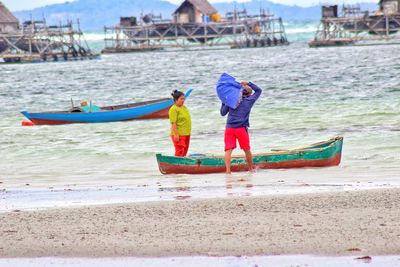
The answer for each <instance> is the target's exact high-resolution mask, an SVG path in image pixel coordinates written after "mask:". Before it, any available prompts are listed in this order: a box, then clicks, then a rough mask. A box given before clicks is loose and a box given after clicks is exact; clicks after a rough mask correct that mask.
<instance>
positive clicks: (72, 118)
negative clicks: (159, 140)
mask: <svg viewBox="0 0 400 267" xmlns="http://www.w3.org/2000/svg"><path fill="white" fill-rule="evenodd" d="M191 93H192V89H190V90H188V91H187V92H186V93H185V97H189V95H190V94H191ZM173 104H174V101H173V100H172V99H171V98H163V99H158V100H152V101H146V102H140V103H132V104H125V105H117V106H108V107H96V106H92V105H90V106H88V107H86V108H84V107H73V108H71V109H70V110H68V111H56V112H41V113H29V112H27V111H22V112H21V113H22V114H23V115H24V116H25V117H26V118H27V119H29V121H28V122H23V124H22V125H24V126H29V125H59V124H69V123H100V122H115V121H129V120H144V119H166V118H168V110H169V108H170V107H171V106H172V105H173Z"/></svg>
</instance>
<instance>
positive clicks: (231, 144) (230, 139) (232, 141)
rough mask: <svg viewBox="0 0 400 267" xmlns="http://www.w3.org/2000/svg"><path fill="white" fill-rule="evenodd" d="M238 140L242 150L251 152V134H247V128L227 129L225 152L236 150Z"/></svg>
mask: <svg viewBox="0 0 400 267" xmlns="http://www.w3.org/2000/svg"><path fill="white" fill-rule="evenodd" d="M236 140H238V141H239V145H240V148H241V149H243V150H250V138H249V133H248V132H247V129H246V128H245V127H243V128H226V129H225V151H227V150H230V149H235V148H236Z"/></svg>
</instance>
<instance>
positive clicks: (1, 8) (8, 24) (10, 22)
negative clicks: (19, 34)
mask: <svg viewBox="0 0 400 267" xmlns="http://www.w3.org/2000/svg"><path fill="white" fill-rule="evenodd" d="M18 25H19V22H18V19H17V18H16V17H15V16H14V15H13V14H12V13H11V11H10V10H8V8H7V7H6V6H5V5H4V4H3V3H2V2H1V1H0V32H2V33H5V32H14V31H16V30H18Z"/></svg>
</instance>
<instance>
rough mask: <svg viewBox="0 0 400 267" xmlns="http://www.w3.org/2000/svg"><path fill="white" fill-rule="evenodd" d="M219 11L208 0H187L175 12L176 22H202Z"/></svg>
mask: <svg viewBox="0 0 400 267" xmlns="http://www.w3.org/2000/svg"><path fill="white" fill-rule="evenodd" d="M217 13H218V11H217V10H216V9H215V8H214V7H213V6H212V5H211V4H210V2H208V1H207V0H185V1H184V2H183V3H182V4H181V5H180V6H179V7H178V8H177V9H176V10H175V12H174V13H173V16H174V18H175V21H176V22H179V23H201V22H203V21H204V17H206V16H207V17H210V16H212V15H214V14H217Z"/></svg>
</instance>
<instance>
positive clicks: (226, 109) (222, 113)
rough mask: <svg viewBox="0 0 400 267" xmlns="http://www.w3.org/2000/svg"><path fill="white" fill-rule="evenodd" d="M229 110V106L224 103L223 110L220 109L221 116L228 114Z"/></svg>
mask: <svg viewBox="0 0 400 267" xmlns="http://www.w3.org/2000/svg"><path fill="white" fill-rule="evenodd" d="M228 112H229V106H227V105H225V104H224V103H222V106H221V111H220V113H221V116H225V115H226V114H228Z"/></svg>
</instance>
